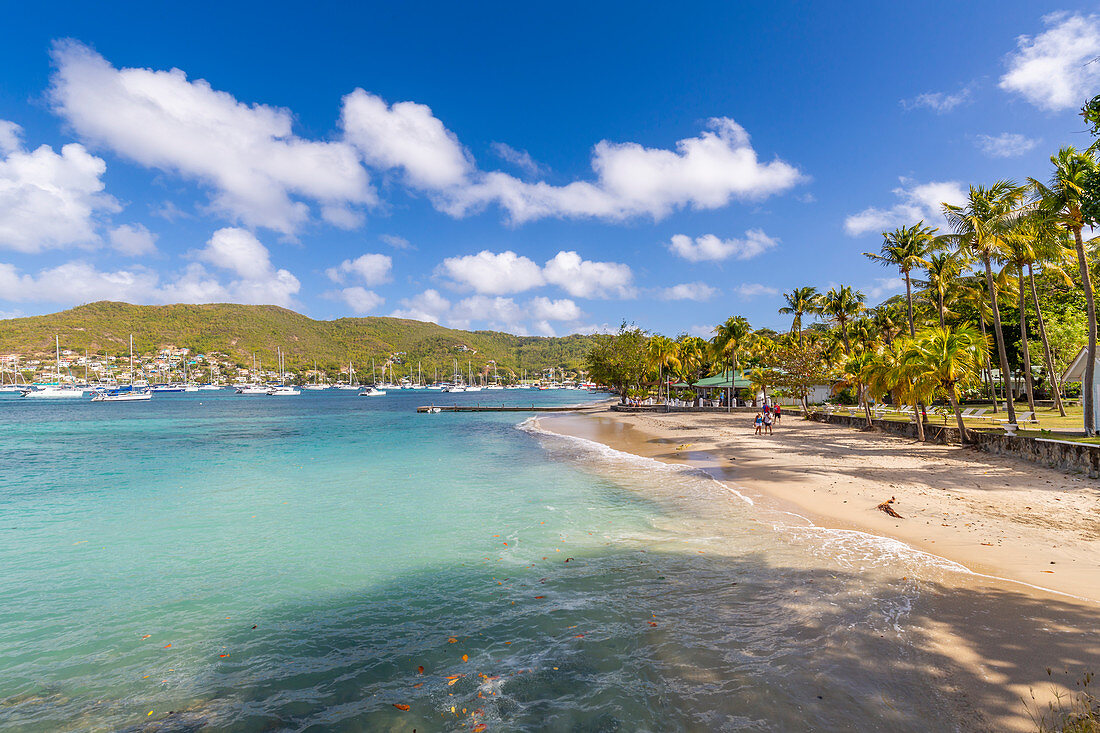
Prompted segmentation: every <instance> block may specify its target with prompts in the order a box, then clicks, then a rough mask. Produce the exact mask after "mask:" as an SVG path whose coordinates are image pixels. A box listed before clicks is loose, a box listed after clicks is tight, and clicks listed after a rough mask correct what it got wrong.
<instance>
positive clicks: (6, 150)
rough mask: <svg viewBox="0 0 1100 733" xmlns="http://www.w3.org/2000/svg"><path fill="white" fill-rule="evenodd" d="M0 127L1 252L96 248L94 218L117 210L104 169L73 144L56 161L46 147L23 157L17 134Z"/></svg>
mask: <svg viewBox="0 0 1100 733" xmlns="http://www.w3.org/2000/svg"><path fill="white" fill-rule="evenodd" d="M0 123H2V124H0V154H2V155H4V156H5V157H0V248H7V249H12V250H15V251H16V252H27V253H33V252H40V251H42V250H45V249H52V248H60V247H69V246H74V245H91V244H95V243H97V242H98V241H99V235H98V234H97V233H96V227H97V226H98V224H99V218H100V217H101V216H102V215H104V214H109V213H114V212H117V211H119V210H120V208H121V207H120V206H119V204H118V202H117V201H115V199H114V198H113V197H111V196H109V195H107V194H106V193H104V191H103V189H104V184H103V180H102V176H103V174H104V172H105V171H106V170H107V164H106V163H104V162H103V160H102V159H100V158H97V157H95V156H94V155H91V154H90V153H88V151H87V150H85V149H84V146H83V145H80V144H78V143H69V144H68V145H65V146H63V147H62V148H61V154H60V155H58V154H57V153H55V152H54V151H53V148H51V147H50V146H48V145H42V146H39V147H38V148H37V149H36V150H34V151H33V152H32V151H27V150H25V149H23V147H22V145H21V144H20V133H21V128H20V127H19V126H18V125H16V124H14V123H11V122H4V121H0Z"/></svg>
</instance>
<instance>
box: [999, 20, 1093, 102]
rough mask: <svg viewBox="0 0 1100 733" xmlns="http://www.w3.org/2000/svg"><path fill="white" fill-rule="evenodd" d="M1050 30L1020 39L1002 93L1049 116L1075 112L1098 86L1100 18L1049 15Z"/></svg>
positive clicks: (1002, 79)
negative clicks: (1024, 100) (1015, 95)
mask: <svg viewBox="0 0 1100 733" xmlns="http://www.w3.org/2000/svg"><path fill="white" fill-rule="evenodd" d="M1043 23H1045V24H1046V26H1047V30H1045V31H1043V32H1042V33H1040V34H1039V35H1037V36H1019V37H1018V38H1017V39H1016V46H1017V50H1016V52H1015V53H1014V54H1010V55H1009V57H1008V71H1007V72H1006V73H1005V74H1004V76H1002V77H1001V81H1000V87H1001V89H1004V90H1005V91H1008V92H1015V93H1016V94H1019V95H1021V96H1022V97H1023V98H1024V99H1026V100H1027V101H1028V102H1030V103H1031V104H1033V105H1035V106H1036V107H1038V108H1040V109H1044V110H1048V111H1052V112H1054V111H1058V110H1063V109H1076V108H1078V107H1080V106H1081V105H1082V104H1084V102H1085V101H1086V100H1087V99H1088V98H1089V97H1091V96H1093V95H1094V94H1096V89H1097V86H1098V83H1100V64H1098V63H1097V62H1096V61H1095V59H1096V57H1097V56H1100V17H1098V16H1096V15H1087V16H1086V15H1080V14H1076V13H1075V14H1073V15H1070V14H1068V13H1065V12H1059V13H1051V14H1050V15H1047V16H1044V17H1043Z"/></svg>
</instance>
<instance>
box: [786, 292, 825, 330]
mask: <svg viewBox="0 0 1100 733" xmlns="http://www.w3.org/2000/svg"><path fill="white" fill-rule="evenodd" d="M783 299H784V300H786V301H787V305H785V306H783V307H782V308H780V309H779V312H780V313H781V314H783V315H785V316H788V315H793V316H794V319H793V320H792V321H791V333H792V334H793V333H797V334H798V343H799V344H802V316H804V315H810V314H812V315H818V314H820V313H821V294H820V293H819V292H817V288H814V287H809V286H807V287H802V288H795V289H794V290H792V291H791V292H789V293H783Z"/></svg>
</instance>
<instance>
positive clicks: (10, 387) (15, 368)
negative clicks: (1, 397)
mask: <svg viewBox="0 0 1100 733" xmlns="http://www.w3.org/2000/svg"><path fill="white" fill-rule="evenodd" d="M11 371H12V377H11V384H8V383H7V382H6V381H5V378H4V370H3V367H2V366H0V393H3V392H12V393H15V392H23V391H24V390H26V389H27V387H26V385H24V386H22V387H20V386H19V357H15V363H14V364H13V365H12V370H11Z"/></svg>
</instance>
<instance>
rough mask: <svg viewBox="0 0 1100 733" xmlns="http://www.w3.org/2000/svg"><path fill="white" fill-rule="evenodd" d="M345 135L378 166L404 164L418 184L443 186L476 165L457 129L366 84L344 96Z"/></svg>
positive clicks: (457, 181)
mask: <svg viewBox="0 0 1100 733" xmlns="http://www.w3.org/2000/svg"><path fill="white" fill-rule="evenodd" d="M340 122H341V125H342V126H343V128H344V137H345V139H346V140H348V141H349V142H350V143H352V144H353V145H354V146H355V147H356V148H358V149H359V151H360V152H361V153H362V154H363V157H364V158H365V159H366V161H367V162H368V163H369V164H370V165H372V166H375V167H377V168H401V169H403V170H404V171H405V175H406V176H407V178H408V181H409V183H410V184H412V185H413V186H415V187H417V188H424V189H440V188H445V187H448V186H458V185H462V184H464V183H465V182H466V180H467V177H468V176H469V175H470V174H471V173H472V172H473V169H474V166H473V163H472V161H471V160H470V157H469V155H468V154H467V153H466V150H465V149H464V148H463V147H462V144H461V143H460V142H459V141H458V138H457V137H456V136H455V134H454V133H453V132H451V131H450V130H448V129H447V128H446V127H444V125H443V123H442V122H441V121H440V120H439V119H438V118H436V117H435V116H434V115H433V114H432V109H431V107H428V106H426V105H423V104H417V103H416V102H396V103H394V104H393V105H392V106H387V105H386V102H385V100H384V99H382V98H381V97H377V96H375V95H373V94H370V93H369V92H365V91H363V90H362V89H356V90H355V91H353V92H352V93H351V94H348V95H347V96H346V97H344V107H343V111H342V112H341V115H340Z"/></svg>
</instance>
